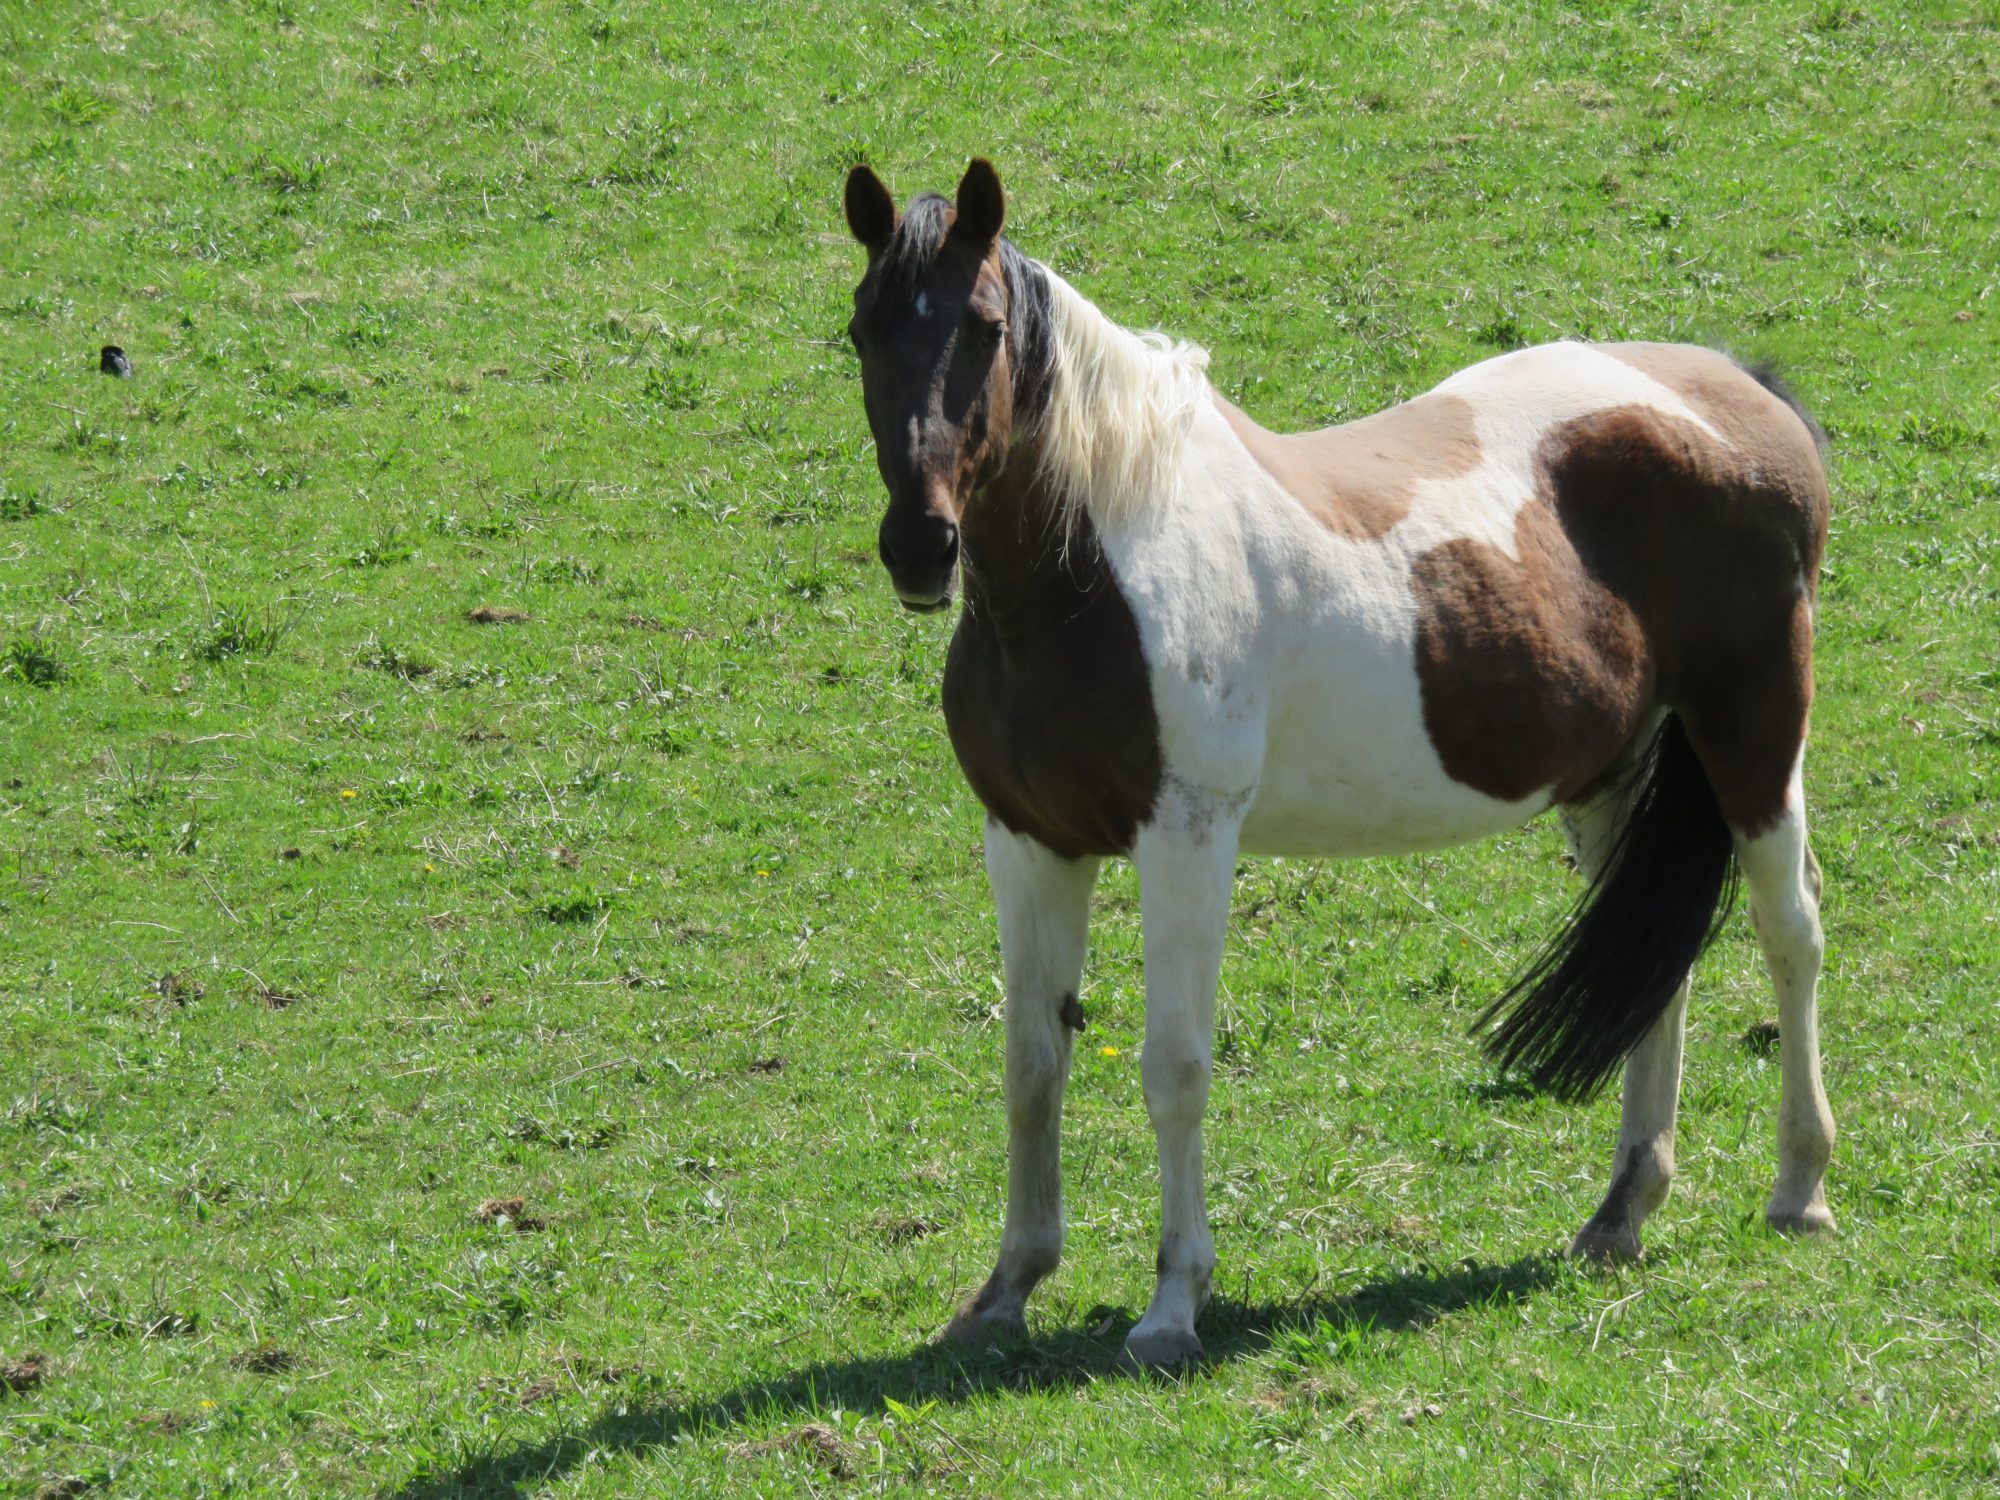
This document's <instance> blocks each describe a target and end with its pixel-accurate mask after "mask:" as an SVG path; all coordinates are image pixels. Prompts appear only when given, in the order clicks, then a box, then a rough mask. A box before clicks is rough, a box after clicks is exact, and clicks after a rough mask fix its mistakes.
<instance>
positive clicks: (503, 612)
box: [465, 604, 535, 625]
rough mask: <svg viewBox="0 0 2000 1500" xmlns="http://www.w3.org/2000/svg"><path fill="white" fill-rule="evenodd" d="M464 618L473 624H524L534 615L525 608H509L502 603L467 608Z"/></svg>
mask: <svg viewBox="0 0 2000 1500" xmlns="http://www.w3.org/2000/svg"><path fill="white" fill-rule="evenodd" d="M465 618H466V619H468V620H470V621H471V622H472V623H473V624H475V625H524V624H526V623H527V622H528V621H530V620H532V619H534V618H535V617H534V616H533V615H531V614H529V613H528V612H527V611H526V610H525V609H510V608H509V607H508V606H506V605H504V604H482V605H480V606H479V608H477V609H470V610H467V611H466V612H465Z"/></svg>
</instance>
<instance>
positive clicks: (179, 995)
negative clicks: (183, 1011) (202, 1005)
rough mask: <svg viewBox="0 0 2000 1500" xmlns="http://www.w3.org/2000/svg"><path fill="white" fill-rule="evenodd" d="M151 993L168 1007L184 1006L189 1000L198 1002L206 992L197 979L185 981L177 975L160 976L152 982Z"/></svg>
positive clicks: (185, 979)
mask: <svg viewBox="0 0 2000 1500" xmlns="http://www.w3.org/2000/svg"><path fill="white" fill-rule="evenodd" d="M153 993H155V994H156V995H158V996H159V997H160V998H161V999H162V1000H164V1001H166V1002H167V1004H169V1005H186V1004H187V1003H188V1002H189V1001H191V1000H199V999H200V998H201V997H202V996H203V995H205V994H207V993H208V991H207V990H206V989H204V988H203V987H202V982H201V981H200V980H199V979H187V978H184V977H182V976H181V975H179V974H173V973H167V974H162V975H161V976H160V977H159V978H158V979H156V980H154V981H153Z"/></svg>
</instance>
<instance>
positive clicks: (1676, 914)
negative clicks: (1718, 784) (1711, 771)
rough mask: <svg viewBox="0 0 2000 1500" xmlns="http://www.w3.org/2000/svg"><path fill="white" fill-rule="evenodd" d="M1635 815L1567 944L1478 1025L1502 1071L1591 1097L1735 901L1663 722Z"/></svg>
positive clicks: (1695, 790)
mask: <svg viewBox="0 0 2000 1500" xmlns="http://www.w3.org/2000/svg"><path fill="white" fill-rule="evenodd" d="M1633 774H1634V775H1635V776H1636V777H1637V778H1638V784H1637V788H1636V791H1635V793H1634V795H1633V798H1632V807H1631V813H1630V815H1629V816H1628V817H1627V819H1626V822H1625V826H1624V828H1623V829H1622V830H1621V831H1620V833H1619V835H1618V842H1617V845H1616V846H1615V848H1614V849H1613V850H1612V853H1611V857H1610V859H1609V860H1608V861H1607V862H1606V864H1605V866H1604V870H1603V872H1602V873H1601V874H1600V876H1599V877H1598V879H1597V880H1595V881H1594V882H1592V884H1591V887H1590V889H1589V890H1588V891H1586V892H1585V893H1584V896H1583V899H1582V901H1581V902H1579V903H1578V905H1577V910H1576V913H1575V915H1574V917H1573V918H1572V919H1571V921H1570V924H1569V927H1568V929H1567V930H1566V931H1564V932H1563V934H1562V935H1561V936H1560V937H1558V938H1556V939H1555V941H1554V942H1552V943H1550V944H1549V945H1548V947H1547V948H1545V949H1543V950H1542V952H1541V954H1540V955H1539V956H1538V957H1537V958H1536V959H1535V961H1534V963H1532V964H1531V965H1529V967H1528V970H1527V972H1526V973H1525V974H1523V975H1522V976H1521V977H1520V978H1519V979H1517V980H1515V981H1514V985H1513V987H1512V988H1511V989H1509V990H1508V991H1507V993H1506V994H1504V995H1502V996H1501V997H1500V998H1499V999H1498V1000H1496V1001H1494V1002H1493V1004H1492V1005H1490V1006H1488V1007H1487V1008H1486V1011H1485V1013H1484V1014H1482V1015H1481V1016H1480V1018H1479V1020H1478V1021H1477V1022H1476V1023H1475V1025H1474V1030H1479V1029H1481V1028H1483V1027H1485V1026H1487V1025H1488V1024H1489V1023H1491V1022H1492V1021H1493V1020H1494V1018H1495V1017H1496V1016H1499V1015H1500V1013H1501V1012H1502V1011H1505V1012H1506V1016H1505V1018H1504V1019H1503V1020H1501V1021H1500V1023H1499V1025H1497V1026H1495V1027H1494V1028H1493V1031H1492V1033H1491V1035H1489V1036H1488V1037H1487V1039H1486V1050H1487V1053H1488V1054H1489V1055H1490V1056H1491V1057H1492V1058H1493V1059H1494V1061H1495V1062H1497V1063H1498V1064H1499V1065H1500V1066H1501V1067H1502V1068H1506V1069H1509V1070H1512V1071H1516V1072H1520V1073H1524V1074H1526V1075H1527V1077H1528V1078H1529V1079H1530V1080H1531V1081H1532V1082H1533V1083H1534V1085H1535V1087H1536V1088H1538V1089H1541V1090H1543V1091H1544V1092H1546V1093H1550V1094H1553V1095H1555V1096H1556V1097H1557V1098H1559V1099H1568V1100H1582V1099H1588V1098H1590V1097H1591V1096H1592V1095H1593V1094H1595V1093H1596V1092H1597V1091H1598V1090H1599V1089H1600V1088H1602V1087H1603V1086H1604V1082H1605V1080H1606V1079H1607V1078H1609V1077H1610V1076H1611V1075H1612V1073H1614V1072H1616V1071H1617V1069H1618V1065H1619V1064H1620V1063H1622V1062H1623V1061H1624V1060H1625V1056H1626V1054H1627V1053H1629V1052H1630V1051H1631V1050H1632V1049H1633V1048H1634V1047H1636V1046H1638V1045H1639V1043H1640V1042H1641V1041H1642V1040H1644V1038H1645V1035H1646V1033H1647V1032H1648V1031H1650V1030H1652V1028H1653V1024H1654V1023H1655V1022H1656V1021H1658V1020H1659V1019H1660V1017H1661V1016H1662V1015H1663V1014H1664V1013H1665V1012H1666V1009H1667V1006H1668V1005H1669V1004H1670V1003H1671V1002H1672V1000H1673V998H1674V991H1676V990H1677V989H1679V988H1680V984H1681V981H1682V980H1683V979H1685V978H1686V977H1687V972H1688V969H1689V968H1690V967H1691V966H1692V965H1693V963H1694V961H1695V959H1696V958H1697V957H1699V956H1700V954H1701V951H1702V950H1703V949H1704V948H1706V947H1707V946H1708V945H1709V944H1710V943H1711V942H1713V941H1714V940H1715V935H1716V933H1717V932H1719V931H1721V929H1722V923H1723V919H1724V918H1726V917H1727V916H1728V915H1729V910H1730V907H1731V906H1733V905H1734V904H1735V900H1736V859H1735V848H1734V845H1733V844H1732V842H1731V839H1730V834H1729V827H1728V825H1727V824H1725V823H1724V822H1723V821H1722V809H1721V808H1720V807H1719V806H1718V805H1717V803H1716V800H1715V793H1714V791H1713V790H1712V789H1711V788H1710V786H1709V784H1708V778H1707V776H1705V775H1704V774H1703V773H1702V769H1701V763H1700V762H1699V761H1698V760H1696V759H1695V754H1694V748H1693V747H1692V746H1691V745H1689V744H1688V740H1687V733H1686V731H1685V730H1683V729H1682V728H1681V721H1680V719H1679V718H1678V717H1676V716H1674V715H1671V714H1670V715H1668V717H1667V721H1666V723H1665V724H1663V725H1661V727H1660V732H1659V733H1658V734H1657V735H1655V736H1654V738H1653V743H1652V745H1651V746H1650V747H1649V748H1648V750H1647V752H1646V754H1645V755H1644V756H1643V757H1642V758H1641V760H1640V762H1639V765H1638V767H1637V769H1636V770H1635V772H1634V773H1633Z"/></svg>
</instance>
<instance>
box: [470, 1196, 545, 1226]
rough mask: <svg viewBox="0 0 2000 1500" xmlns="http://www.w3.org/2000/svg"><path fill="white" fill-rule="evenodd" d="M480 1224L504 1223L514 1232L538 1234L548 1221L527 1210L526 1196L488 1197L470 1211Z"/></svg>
mask: <svg viewBox="0 0 2000 1500" xmlns="http://www.w3.org/2000/svg"><path fill="white" fill-rule="evenodd" d="M472 1217H473V1218H475V1219H477V1220H478V1221H479V1222H480V1223H482V1224H504V1225H506V1226H507V1227H508V1228H509V1229H511V1230H513V1231H514V1232H515V1233H516V1234H538V1233H540V1232H541V1231H542V1230H544V1229H547V1228H548V1227H549V1221H548V1220H547V1219H544V1218H540V1217H538V1216H537V1215H535V1214H531V1213H529V1212H528V1200H527V1199H526V1198H488V1199H487V1200H486V1201H485V1202H484V1203H482V1204H480V1205H479V1207H478V1208H476V1209H474V1210H473V1211H472Z"/></svg>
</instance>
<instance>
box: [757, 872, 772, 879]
mask: <svg viewBox="0 0 2000 1500" xmlns="http://www.w3.org/2000/svg"><path fill="white" fill-rule="evenodd" d="M757 878H758V879H759V880H769V879H770V878H771V872H770V871H769V870H759V871H758V872H757Z"/></svg>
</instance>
